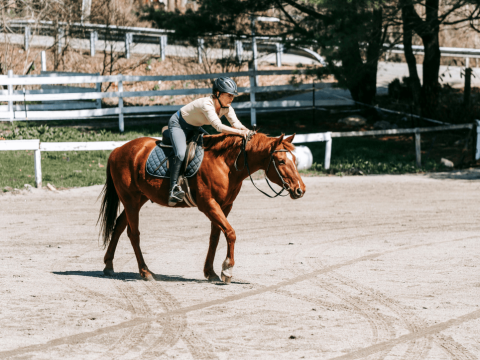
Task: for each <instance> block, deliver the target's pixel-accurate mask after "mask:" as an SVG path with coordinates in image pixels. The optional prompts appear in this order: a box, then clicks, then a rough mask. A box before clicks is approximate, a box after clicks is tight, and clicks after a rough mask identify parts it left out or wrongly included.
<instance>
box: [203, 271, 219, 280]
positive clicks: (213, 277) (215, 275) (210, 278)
mask: <svg viewBox="0 0 480 360" xmlns="http://www.w3.org/2000/svg"><path fill="white" fill-rule="evenodd" d="M206 278H207V280H208V281H210V282H220V278H219V277H218V275H217V274H215V273H214V274H212V275H208V276H206Z"/></svg>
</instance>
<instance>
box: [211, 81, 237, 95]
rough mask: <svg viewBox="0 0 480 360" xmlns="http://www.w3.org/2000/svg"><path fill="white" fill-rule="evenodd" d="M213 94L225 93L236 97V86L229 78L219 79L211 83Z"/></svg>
mask: <svg viewBox="0 0 480 360" xmlns="http://www.w3.org/2000/svg"><path fill="white" fill-rule="evenodd" d="M212 91H213V93H214V94H216V93H217V91H219V92H220V94H221V93H227V94H232V95H235V96H237V95H238V92H237V84H236V83H235V81H233V80H232V79H230V78H229V77H221V78H218V79H215V81H214V83H213V89H212Z"/></svg>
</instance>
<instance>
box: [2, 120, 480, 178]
mask: <svg viewBox="0 0 480 360" xmlns="http://www.w3.org/2000/svg"><path fill="white" fill-rule="evenodd" d="M474 127H475V125H474V124H462V125H450V126H436V127H429V128H415V129H392V130H375V131H352V132H333V133H332V132H326V133H315V134H299V135H296V136H295V138H294V141H293V143H294V144H302V143H309V142H320V141H323V142H325V159H324V168H325V169H327V170H328V169H330V159H331V154H332V138H335V137H336V138H339V137H354V136H378V135H380V136H381V135H401V134H412V133H413V134H415V153H416V163H417V166H418V167H420V166H421V148H420V134H421V133H426V132H434V131H448V130H461V129H473V128H474ZM476 130H477V141H476V144H475V145H476V148H475V149H476V151H475V160H479V159H480V121H479V120H476ZM155 139H160V138H155ZM127 142H128V141H96V142H40V140H38V139H36V140H2V141H0V151H8V150H10V151H11V150H34V151H35V161H34V163H35V184H36V186H37V187H41V186H42V163H41V152H42V151H93V150H113V149H115V148H117V147H119V146H122V145H124V144H126V143H127Z"/></svg>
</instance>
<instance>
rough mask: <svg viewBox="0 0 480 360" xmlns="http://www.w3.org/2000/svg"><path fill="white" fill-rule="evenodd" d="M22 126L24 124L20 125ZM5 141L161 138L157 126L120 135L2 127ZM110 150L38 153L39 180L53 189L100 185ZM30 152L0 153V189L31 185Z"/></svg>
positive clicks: (79, 130) (159, 129) (102, 182)
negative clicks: (39, 158) (40, 162)
mask: <svg viewBox="0 0 480 360" xmlns="http://www.w3.org/2000/svg"><path fill="white" fill-rule="evenodd" d="M22 125H24V123H23V124H22ZM2 130H3V135H2V137H4V138H5V139H6V140H22V139H25V140H26V139H40V141H43V142H75V141H126V140H133V139H136V138H139V137H142V136H161V126H160V125H156V124H152V125H149V126H145V127H139V128H135V129H133V130H132V129H130V130H128V131H125V132H124V133H123V134H120V133H119V132H118V131H115V130H113V131H112V130H106V129H99V130H84V129H76V128H68V127H48V126H46V125H42V126H20V127H15V126H14V127H13V128H12V127H11V126H9V125H4V126H3V129H2ZM110 153H111V151H67V152H59V151H55V152H53V151H51V152H46V151H43V152H42V160H41V161H42V181H43V183H44V184H47V183H50V184H52V185H54V186H55V187H59V188H61V187H76V186H91V185H98V184H104V183H105V178H106V175H105V174H106V173H105V169H106V165H107V160H108V157H109V156H110ZM33 156H34V153H33V151H1V152H0V187H1V188H4V187H6V186H10V187H12V188H22V187H23V186H24V184H30V185H32V186H35V169H34V158H33Z"/></svg>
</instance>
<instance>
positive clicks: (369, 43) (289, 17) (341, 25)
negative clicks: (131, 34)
mask: <svg viewBox="0 0 480 360" xmlns="http://www.w3.org/2000/svg"><path fill="white" fill-rule="evenodd" d="M397 11H398V8H397V7H396V6H392V5H391V3H390V2H387V1H382V0H373V1H367V0H306V1H301V0H204V1H203V2H202V4H201V6H200V8H199V9H198V11H197V12H195V13H194V12H192V11H187V12H186V13H185V14H180V13H167V12H162V11H160V12H152V13H151V15H150V16H151V17H150V18H151V19H153V20H155V21H156V23H157V24H158V26H159V27H162V28H170V29H175V30H176V36H178V37H181V38H191V39H194V41H196V38H197V37H208V36H216V35H222V34H229V35H232V34H233V35H236V36H237V37H240V36H247V37H249V36H250V28H249V26H248V25H249V23H250V21H249V18H250V17H251V16H258V15H269V16H277V17H278V18H280V22H279V23H259V25H258V26H259V28H258V29H257V34H258V35H262V36H280V37H282V38H283V40H284V43H286V44H287V46H299V45H301V46H308V47H310V48H312V49H314V50H316V51H320V50H323V52H322V53H323V54H325V55H326V60H327V63H328V66H326V67H325V68H322V69H320V70H319V71H318V75H319V76H323V75H326V74H334V75H335V76H336V78H337V79H338V81H339V83H340V85H341V86H345V87H347V88H348V89H349V90H350V92H351V94H352V97H353V99H354V100H356V101H360V102H363V103H367V104H371V103H372V102H373V100H374V97H375V94H376V78H377V64H378V59H379V58H380V56H381V55H382V52H383V42H384V41H385V39H386V38H387V37H390V35H391V34H389V33H388V30H389V27H390V19H392V18H394V16H395V15H394V14H395V13H396V12H397Z"/></svg>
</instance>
